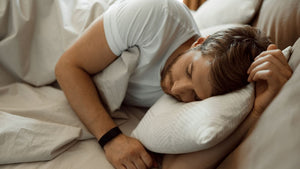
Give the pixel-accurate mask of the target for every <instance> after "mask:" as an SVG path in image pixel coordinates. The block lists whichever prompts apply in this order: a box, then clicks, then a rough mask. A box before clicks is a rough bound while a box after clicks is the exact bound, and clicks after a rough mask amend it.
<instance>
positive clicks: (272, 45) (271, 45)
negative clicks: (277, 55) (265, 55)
mask: <svg viewBox="0 0 300 169" xmlns="http://www.w3.org/2000/svg"><path fill="white" fill-rule="evenodd" d="M274 49H278V48H277V46H276V45H275V44H270V45H269V46H268V48H267V50H274Z"/></svg>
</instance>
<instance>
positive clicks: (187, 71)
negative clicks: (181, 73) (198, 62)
mask: <svg viewBox="0 0 300 169" xmlns="http://www.w3.org/2000/svg"><path fill="white" fill-rule="evenodd" d="M190 67H191V64H189V65H188V67H187V68H186V74H187V76H188V77H189V78H192V74H191V73H190V72H189V68H190Z"/></svg>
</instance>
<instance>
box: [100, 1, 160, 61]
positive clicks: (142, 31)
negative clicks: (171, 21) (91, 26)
mask: <svg viewBox="0 0 300 169" xmlns="http://www.w3.org/2000/svg"><path fill="white" fill-rule="evenodd" d="M165 8H166V2H165V1H161V0H144V1H143V2H141V1H140V0H126V1H120V2H116V3H115V4H114V5H112V6H111V7H110V8H109V9H108V10H107V11H106V12H105V13H104V14H103V18H104V31H105V36H106V39H107V42H108V45H109V47H110V49H111V50H112V51H113V53H114V54H115V55H117V56H119V55H120V54H121V53H122V52H123V51H124V50H126V49H128V48H130V47H133V46H139V45H140V44H143V45H145V44H147V41H151V39H152V38H154V37H155V36H156V33H157V32H159V29H160V26H158V25H157V23H162V22H163V20H165V18H166V15H165V12H166V11H165V10H166V9H165Z"/></svg>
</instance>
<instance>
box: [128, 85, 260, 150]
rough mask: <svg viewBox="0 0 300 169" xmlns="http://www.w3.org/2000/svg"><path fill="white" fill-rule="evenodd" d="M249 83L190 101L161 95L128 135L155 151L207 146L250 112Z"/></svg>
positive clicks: (213, 143) (229, 130) (226, 133)
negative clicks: (233, 89)
mask: <svg viewBox="0 0 300 169" xmlns="http://www.w3.org/2000/svg"><path fill="white" fill-rule="evenodd" d="M253 86H254V85H253V84H249V85H247V86H246V87H245V88H243V89H240V90H237V91H235V92H231V93H228V94H225V95H220V96H214V97H210V98H208V99H205V100H203V101H196V102H190V103H182V102H178V101H177V100H175V99H173V98H172V97H171V96H168V95H163V96H162V97H161V98H160V99H159V100H158V101H157V102H156V103H155V104H154V105H153V106H152V107H151V108H150V109H149V110H148V112H147V113H146V115H145V116H144V117H143V118H142V120H141V121H140V123H139V124H138V126H137V127H136V128H135V129H134V130H133V132H132V136H133V137H135V138H137V139H138V140H140V141H141V142H142V143H143V145H144V146H145V147H146V148H147V149H149V150H151V151H153V152H157V153H167V154H179V153H188V152H194V151H199V150H203V149H207V148H210V147H212V146H214V145H216V144H217V143H219V142H221V141H222V140H224V139H225V138H226V137H227V136H228V135H229V134H230V133H232V132H233V131H234V129H235V128H236V127H237V126H238V125H239V124H240V123H241V122H242V121H243V119H244V118H245V117H246V116H247V114H248V113H249V112H250V110H251V109H252V107H253V102H254V87H253Z"/></svg>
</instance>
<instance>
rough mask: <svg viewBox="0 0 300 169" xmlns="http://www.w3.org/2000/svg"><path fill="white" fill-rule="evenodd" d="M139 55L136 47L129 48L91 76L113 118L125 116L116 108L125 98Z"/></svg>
mask: <svg viewBox="0 0 300 169" xmlns="http://www.w3.org/2000/svg"><path fill="white" fill-rule="evenodd" d="M139 55H140V52H139V49H138V48H137V47H133V48H130V49H128V50H127V51H124V52H123V53H122V55H121V56H120V57H119V58H118V59H117V60H115V61H114V62H113V63H111V64H110V65H109V66H108V67H107V68H105V69H104V70H103V71H102V72H100V73H98V74H96V75H95V76H94V77H93V80H94V83H95V85H96V87H97V89H98V91H99V94H100V96H101V99H102V101H103V102H104V104H105V105H106V107H107V109H108V111H109V112H110V113H111V115H112V116H113V117H115V118H126V115H125V114H124V113H122V112H119V111H116V110H118V109H119V108H120V106H121V104H122V102H123V100H124V98H125V95H126V91H127V86H128V81H129V78H130V76H131V74H132V73H133V71H134V70H135V67H136V66H137V63H138V58H139Z"/></svg>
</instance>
